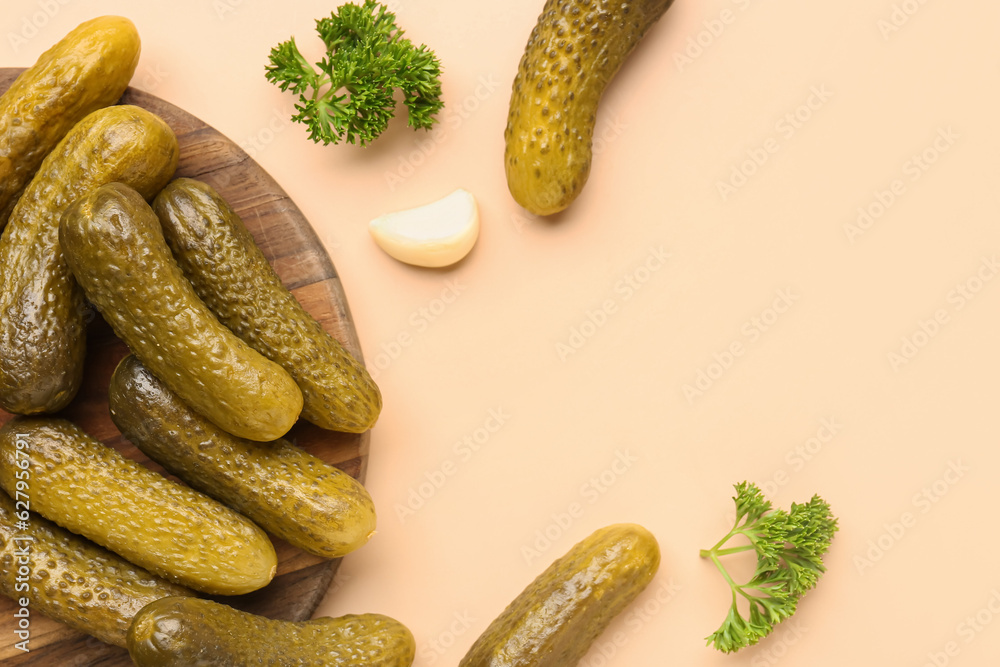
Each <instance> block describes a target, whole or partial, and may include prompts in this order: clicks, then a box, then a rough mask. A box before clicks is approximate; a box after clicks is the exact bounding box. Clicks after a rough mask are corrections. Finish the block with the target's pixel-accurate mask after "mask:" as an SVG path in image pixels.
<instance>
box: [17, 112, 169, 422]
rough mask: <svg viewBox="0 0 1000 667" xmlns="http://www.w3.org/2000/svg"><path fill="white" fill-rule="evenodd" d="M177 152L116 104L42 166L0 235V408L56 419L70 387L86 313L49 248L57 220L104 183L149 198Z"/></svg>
mask: <svg viewBox="0 0 1000 667" xmlns="http://www.w3.org/2000/svg"><path fill="white" fill-rule="evenodd" d="M178 154H179V149H178V146H177V137H176V136H175V135H174V132H173V130H171V129H170V127H169V126H168V125H167V124H166V123H165V122H164V121H163V120H162V119H161V118H160V117H158V116H156V115H155V114H152V113H150V112H149V111H146V110H145V109H141V108H139V107H136V106H132V105H119V106H113V107H106V108H103V109H99V110H97V111H95V112H93V113H91V114H90V115H88V116H87V117H86V118H84V119H83V120H81V121H80V122H79V123H77V124H76V125H75V126H74V127H73V129H72V130H70V132H69V134H67V135H66V136H65V137H64V138H63V140H62V141H61V142H59V145H58V146H56V147H55V148H54V149H53V150H52V152H51V153H49V154H48V156H47V157H46V158H45V160H44V161H43V162H42V166H41V168H40V169H39V170H38V173H36V174H35V177H34V178H33V179H32V180H31V183H30V184H29V185H28V187H27V188H26V189H25V191H24V194H22V195H21V198H20V199H19V200H18V202H17V206H15V207H14V211H13V213H11V216H10V221H9V222H8V224H7V228H6V229H4V231H3V236H2V237H0V313H3V317H2V318H0V407H2V408H3V409H5V410H7V411H8V412H13V413H17V414H41V413H51V412H56V411H58V410H61V409H62V408H64V407H65V406H66V405H67V404H68V403H69V402H70V401H71V400H72V399H73V397H74V396H75V395H76V392H77V391H78V390H79V388H80V382H81V380H82V377H83V360H84V354H85V352H86V340H85V330H84V329H85V322H84V317H85V315H86V309H85V307H84V301H83V294H82V292H81V291H80V288H79V287H78V286H77V283H76V281H75V280H74V279H73V275H72V274H71V273H70V270H69V267H68V266H67V265H66V259H65V256H64V254H63V251H62V246H61V245H60V244H59V219H60V216H62V214H63V213H64V212H65V210H66V209H67V208H68V207H69V205H70V204H71V203H73V201H74V200H76V199H77V198H78V197H80V196H82V195H84V194H86V193H88V192H89V191H90V190H92V189H93V188H96V187H98V186H100V185H103V184H105V183H111V182H114V181H118V182H121V183H124V184H125V185H128V186H130V187H133V188H135V189H136V190H137V191H138V192H139V193H140V194H141V196H142V197H148V198H152V197H153V195H155V194H156V193H157V192H159V190H160V189H161V188H162V187H163V186H164V185H166V183H167V182H168V181H169V180H170V178H171V177H172V176H173V174H174V171H175V170H176V168H177V159H178Z"/></svg>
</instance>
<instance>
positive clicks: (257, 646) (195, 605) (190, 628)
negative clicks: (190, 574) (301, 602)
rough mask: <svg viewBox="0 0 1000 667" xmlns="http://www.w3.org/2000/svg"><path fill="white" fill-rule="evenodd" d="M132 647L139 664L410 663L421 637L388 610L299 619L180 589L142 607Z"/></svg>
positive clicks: (368, 666) (277, 666)
mask: <svg viewBox="0 0 1000 667" xmlns="http://www.w3.org/2000/svg"><path fill="white" fill-rule="evenodd" d="M128 651H129V655H131V656H132V661H133V662H135V664H136V666H137V667H193V666H197V665H205V666H206V667H207V666H209V665H220V666H221V665H233V666H236V665H271V666H272V667H286V666H287V667H292V666H293V665H317V666H318V665H330V666H331V667H409V666H410V665H412V664H413V658H414V655H415V653H416V645H415V643H414V640H413V635H412V634H411V633H410V631H409V630H408V629H407V628H406V626H404V625H403V624H402V623H400V622H399V621H396V620H394V619H392V618H389V617H388V616H383V615H381V614H352V615H348V616H341V617H338V618H316V619H313V620H311V621H300V622H297V623H296V622H291V621H276V620H272V619H269V618H264V617H263V616H256V615H254V614H248V613H246V612H242V611H237V610H235V609H233V608H232V607H229V606H226V605H223V604H219V603H217V602H211V601H209V600H197V599H195V598H180V597H178V598H163V599H161V600H157V601H155V602H152V603H150V604H149V605H148V606H147V607H146V608H145V609H143V610H142V611H140V612H139V613H138V614H136V616H135V618H134V619H133V620H132V627H130V628H129V631H128Z"/></svg>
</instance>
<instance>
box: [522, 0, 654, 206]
mask: <svg viewBox="0 0 1000 667" xmlns="http://www.w3.org/2000/svg"><path fill="white" fill-rule="evenodd" d="M671 2H672V0H615V1H612V0H546V2H545V6H544V8H543V9H542V14H541V15H540V16H539V17H538V23H537V24H536V25H535V28H534V30H532V31H531V37H530V38H529V39H528V44H527V46H526V47H525V49H524V56H523V57H522V58H521V64H520V67H519V68H518V70H517V76H516V77H515V78H514V89H513V91H512V93H511V96H510V111H509V114H508V117H507V129H506V131H505V132H504V139H505V141H506V149H505V154H504V161H505V165H506V171H507V186H508V188H509V189H510V192H511V194H512V195H513V196H514V199H515V200H516V201H517V203H518V204H520V205H521V206H523V207H524V208H526V209H527V210H529V211H531V212H532V213H534V214H536V215H551V214H553V213H558V212H559V211H561V210H563V209H565V208H566V207H568V206H569V205H570V204H571V203H572V202H573V200H574V199H576V197H577V196H578V195H579V194H580V191H581V190H583V186H584V184H585V183H586V182H587V178H588V176H589V175H590V162H591V158H592V157H593V150H592V140H593V136H594V122H595V120H596V118H597V107H598V105H599V104H600V101H601V98H602V97H603V96H604V91H605V90H606V89H607V87H608V84H609V83H611V80H612V79H613V78H614V76H615V74H616V73H617V72H618V70H619V69H620V68H621V66H622V64H623V63H624V62H625V61H626V60H627V59H628V56H629V55H630V54H631V53H632V51H633V50H634V49H635V47H636V46H637V45H638V44H639V41H640V40H641V39H642V37H643V35H645V34H646V31H647V30H649V28H650V27H652V26H653V24H654V23H656V21H657V20H659V18H660V17H661V16H662V15H663V13H664V12H665V11H667V8H668V7H669V6H670V3H671Z"/></svg>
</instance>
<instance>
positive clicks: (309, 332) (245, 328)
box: [153, 178, 382, 433]
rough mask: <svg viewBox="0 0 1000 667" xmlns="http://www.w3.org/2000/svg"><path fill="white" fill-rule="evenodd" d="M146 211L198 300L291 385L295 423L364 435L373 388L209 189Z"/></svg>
mask: <svg viewBox="0 0 1000 667" xmlns="http://www.w3.org/2000/svg"><path fill="white" fill-rule="evenodd" d="M153 210H155V211H156V214H157V216H158V217H159V218H160V223H161V224H162V225H163V235H164V236H165V237H166V239H167V244H168V245H169V246H170V249H171V250H172V251H173V253H174V257H176V258H177V263H178V264H180V267H181V270H182V271H183V272H184V275H185V276H187V278H188V280H190V281H191V284H192V285H194V289H195V292H197V293H198V296H200V297H201V299H202V300H203V301H204V302H205V304H206V305H207V306H208V307H209V309H210V310H211V311H212V312H213V313H215V315H216V316H217V317H218V318H219V320H221V321H222V323H223V324H225V325H226V326H227V327H229V328H230V329H231V330H232V331H233V332H234V333H235V334H236V335H237V336H239V337H240V338H241V339H243V340H244V341H246V343H247V344H248V345H250V347H252V348H254V349H255V350H257V351H258V352H260V353H261V354H263V355H264V356H265V357H267V358H268V359H270V360H271V361H274V362H276V363H278V364H280V365H281V366H282V367H283V368H284V369H285V370H287V371H288V372H289V373H290V374H291V376H292V377H293V378H295V381H296V382H297V383H298V385H299V388H300V389H301V390H302V396H303V399H304V406H303V409H302V416H303V417H304V418H305V419H307V420H309V421H310V422H312V423H314V424H316V425H317V426H320V427H321V428H326V429H332V430H336V431H347V432H350V433H362V432H364V431H367V430H368V429H369V428H371V426H372V425H373V424H374V423H375V420H376V419H378V415H379V411H380V410H381V408H382V395H381V394H380V393H379V389H378V387H377V386H376V384H375V382H374V380H372V378H371V376H370V375H369V374H368V371H367V370H366V369H365V367H364V365H362V364H361V363H359V362H358V361H357V360H355V359H354V357H352V356H351V354H350V353H349V352H348V351H347V350H345V349H344V347H343V346H342V345H341V344H340V343H339V342H337V340H336V339H334V338H333V337H332V336H330V334H328V333H327V332H326V331H324V330H323V327H322V325H320V323H319V322H317V321H316V320H315V319H313V317H312V316H311V315H309V313H307V312H306V310H305V309H304V308H303V307H302V305H301V304H299V302H298V301H297V300H296V298H295V296H294V295H292V293H291V292H289V291H288V290H287V289H286V288H285V286H284V285H283V284H282V283H281V279H280V278H279V277H278V275H277V274H276V273H275V272H274V269H272V268H271V265H270V264H268V262H267V259H266V258H265V257H264V254H263V253H262V252H261V251H260V248H258V247H257V245H256V243H254V239H253V236H252V235H251V234H250V232H249V231H248V230H247V228H246V227H245V226H244V224H243V221H242V220H240V218H239V216H238V215H236V212H235V211H233V209H232V208H231V207H230V206H229V204H227V203H226V201H225V200H224V199H223V198H222V197H221V196H219V194H218V193H217V192H216V191H215V190H213V189H212V188H211V187H210V186H209V185H207V184H205V183H201V182H199V181H196V180H193V179H190V178H179V179H177V180H175V181H173V182H172V183H170V184H169V185H167V187H165V188H164V189H163V191H162V192H161V193H160V194H159V195H157V197H156V201H154V202H153Z"/></svg>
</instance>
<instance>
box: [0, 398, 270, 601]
mask: <svg viewBox="0 0 1000 667" xmlns="http://www.w3.org/2000/svg"><path fill="white" fill-rule="evenodd" d="M25 460H26V461H28V470H29V471H30V473H31V483H32V486H33V488H35V489H36V491H35V493H33V494H32V498H31V500H32V503H31V509H32V510H33V511H36V512H38V513H39V514H41V515H42V516H44V517H45V518H47V519H49V520H50V521H53V522H54V523H57V524H59V525H60V526H62V527H63V528H65V529H67V530H69V531H72V532H74V533H77V534H78V535H83V536H84V537H86V538H88V539H90V540H92V541H94V542H96V543H97V544H100V545H101V546H103V547H105V548H107V549H110V550H111V551H114V552H115V553H117V554H118V555H119V556H122V557H124V558H126V559H127V560H129V561H131V562H133V563H135V564H136V565H138V566H140V567H143V568H145V569H147V570H149V571H150V572H152V573H154V574H157V575H159V576H161V577H163V578H165V579H168V580H170V581H172V582H175V583H178V584H181V585H183V586H187V587H189V588H193V589H195V590H199V591H204V592H206V593H214V594H219V595H239V594H241V593H249V592H250V591H254V590H257V589H258V588H261V587H262V586H264V585H266V584H267V583H268V582H269V581H271V578H272V577H274V574H275V571H276V569H277V557H276V556H275V552H274V547H273V546H272V544H271V541H270V540H269V539H268V538H267V535H265V534H264V532H263V531H262V530H261V529H260V528H258V527H257V526H256V525H254V524H253V523H251V522H250V521H249V520H248V519H246V518H245V517H243V516H241V515H239V514H237V513H236V512H234V511H232V510H230V509H229V508H227V507H224V506H222V505H220V504H219V503H217V502H216V501H214V500H212V499H211V498H209V497H207V496H204V495H202V494H200V493H198V492H197V491H194V490H192V489H190V488H188V487H186V486H181V485H180V484H177V483H176V482H172V481H170V480H168V479H167V478H165V477H163V476H162V475H160V474H158V473H155V472H153V471H152V470H149V469H148V468H146V467H144V466H142V465H140V464H138V463H136V462H135V461H133V460H131V459H127V458H125V457H124V456H122V455H121V454H119V453H118V452H117V451H116V450H114V449H112V448H110V447H107V446H105V445H104V444H102V443H101V442H99V441H97V440H94V439H93V438H91V437H90V436H88V435H87V434H86V433H84V432H83V431H82V430H80V428H79V427H77V426H75V425H74V424H72V423H70V422H68V421H66V420H63V419H54V418H46V417H19V418H17V419H13V420H11V421H10V422H8V423H7V424H5V425H4V426H3V427H2V428H0V487H2V488H3V489H4V490H5V491H6V492H7V493H8V494H13V493H14V492H15V491H16V490H17V479H16V471H18V470H21V469H22V468H21V466H23V464H19V461H25Z"/></svg>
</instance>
